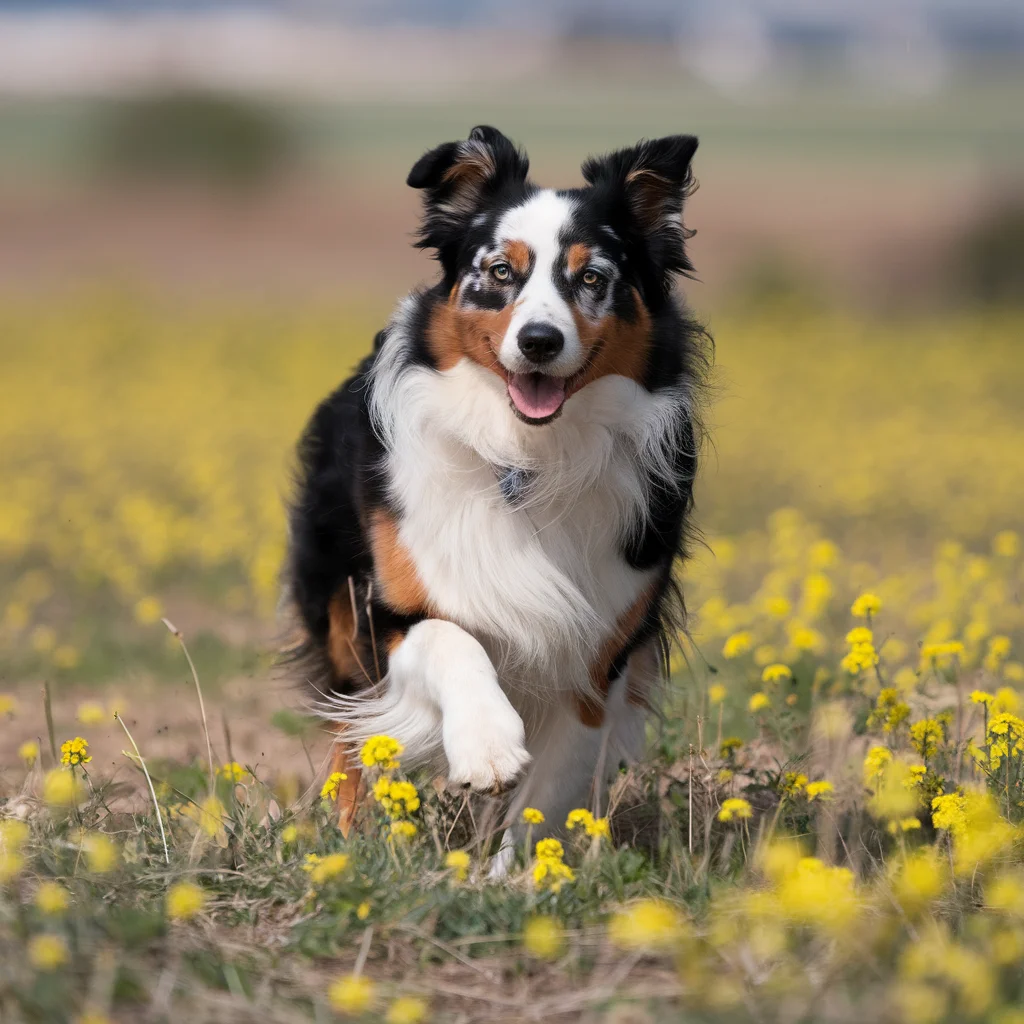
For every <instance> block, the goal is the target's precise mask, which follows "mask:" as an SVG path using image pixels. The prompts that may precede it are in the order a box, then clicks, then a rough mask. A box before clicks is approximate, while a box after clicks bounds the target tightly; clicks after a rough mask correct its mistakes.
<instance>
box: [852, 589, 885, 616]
mask: <svg viewBox="0 0 1024 1024" xmlns="http://www.w3.org/2000/svg"><path fill="white" fill-rule="evenodd" d="M881 610H882V602H881V599H880V598H879V597H878V596H877V595H876V594H871V593H863V594H861V595H860V597H858V598H857V600H856V601H854V602H853V604H852V605H851V606H850V614H851V615H853V616H855V617H856V618H858V619H870V618H871V616H872V615H877V614H878V613H879V612H880V611H881Z"/></svg>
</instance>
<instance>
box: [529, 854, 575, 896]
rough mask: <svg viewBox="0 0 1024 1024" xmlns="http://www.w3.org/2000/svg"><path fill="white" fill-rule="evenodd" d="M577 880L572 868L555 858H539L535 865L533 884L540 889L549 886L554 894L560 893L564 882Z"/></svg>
mask: <svg viewBox="0 0 1024 1024" xmlns="http://www.w3.org/2000/svg"><path fill="white" fill-rule="evenodd" d="M575 880H576V873H575V872H574V871H573V870H572V868H571V867H569V865H568V864H565V863H563V862H562V861H561V860H558V859H555V858H553V857H543V858H541V857H539V858H538V859H537V861H536V862H535V863H534V865H533V883H534V885H536V886H537V888H538V889H540V888H543V887H544V886H548V888H550V889H551V891H552V892H558V890H559V889H561V887H562V884H563V883H564V882H574V881H575Z"/></svg>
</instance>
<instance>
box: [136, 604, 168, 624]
mask: <svg viewBox="0 0 1024 1024" xmlns="http://www.w3.org/2000/svg"><path fill="white" fill-rule="evenodd" d="M163 613H164V610H163V606H162V605H161V604H160V600H159V598H156V597H140V598H139V600H138V601H136V602H135V621H136V622H138V623H139V624H140V625H143V626H151V625H152V624H153V623H154V622H159V621H160V618H161V616H162V615H163Z"/></svg>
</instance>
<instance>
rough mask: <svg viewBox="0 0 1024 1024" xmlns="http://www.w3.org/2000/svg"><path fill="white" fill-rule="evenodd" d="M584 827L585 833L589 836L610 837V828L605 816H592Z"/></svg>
mask: <svg viewBox="0 0 1024 1024" xmlns="http://www.w3.org/2000/svg"><path fill="white" fill-rule="evenodd" d="M584 827H585V828H586V830H587V835H588V836H591V837H601V838H604V839H611V837H612V830H611V826H610V825H609V824H608V819H607V818H593V819H592V820H591V821H589V822H587V823H586V824H585V825H584Z"/></svg>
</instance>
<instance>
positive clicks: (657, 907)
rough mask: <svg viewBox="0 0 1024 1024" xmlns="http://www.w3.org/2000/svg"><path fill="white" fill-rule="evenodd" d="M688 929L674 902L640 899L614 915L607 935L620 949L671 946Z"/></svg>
mask: <svg viewBox="0 0 1024 1024" xmlns="http://www.w3.org/2000/svg"><path fill="white" fill-rule="evenodd" d="M685 930H686V922H685V919H684V918H683V916H682V914H680V912H679V911H678V910H676V908H675V907H673V906H672V905H671V904H669V903H665V902H664V901H662V900H639V901H638V902H636V903H634V904H632V905H631V906H628V907H626V908H624V909H623V910H620V911H618V912H617V913H616V914H615V915H614V916H613V917H612V919H611V921H609V923H608V938H609V939H610V940H611V942H612V944H613V945H615V946H618V947H619V948H620V949H628V950H659V949H669V948H671V947H673V946H675V945H677V944H678V943H679V941H680V939H681V938H682V937H683V936H684V935H685Z"/></svg>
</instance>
